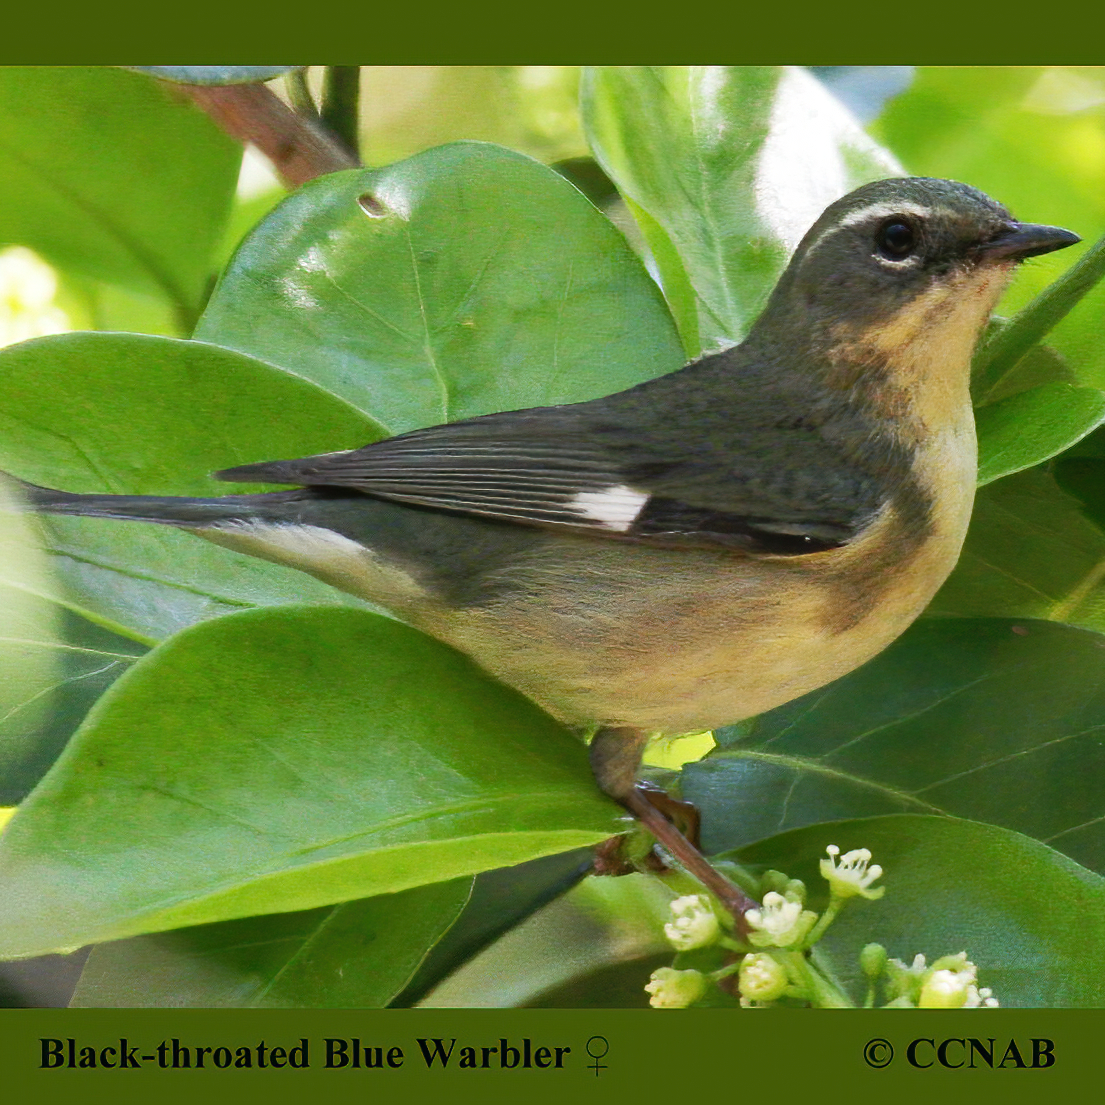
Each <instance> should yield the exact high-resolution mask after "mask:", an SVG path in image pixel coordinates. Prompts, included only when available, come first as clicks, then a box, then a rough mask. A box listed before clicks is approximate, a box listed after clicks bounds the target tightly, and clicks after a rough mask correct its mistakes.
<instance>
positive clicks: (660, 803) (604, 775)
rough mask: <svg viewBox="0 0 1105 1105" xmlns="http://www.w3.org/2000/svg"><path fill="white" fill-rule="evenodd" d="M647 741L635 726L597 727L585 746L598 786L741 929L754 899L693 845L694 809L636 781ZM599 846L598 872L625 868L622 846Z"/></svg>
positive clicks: (695, 840) (695, 836)
mask: <svg viewBox="0 0 1105 1105" xmlns="http://www.w3.org/2000/svg"><path fill="white" fill-rule="evenodd" d="M647 743H648V734H647V733H646V732H644V731H642V730H640V729H630V728H605V729H600V730H599V731H598V732H597V733H596V734H595V736H594V738H593V739H592V741H591V750H590V751H591V767H592V769H593V770H594V773H595V778H596V779H597V780H598V783H599V786H601V787H602V789H603V790H604V791H605V792H606V793H607V794H609V795H610V796H611V797H612V798H614V799H616V800H617V801H618V802H620V803H621V804H622V805H623V806H625V807H626V809H628V810H629V811H630V813H632V814H633V816H634V817H635V818H636V819H637V821H639V822H640V823H641V825H643V826H644V827H645V828H646V829H647V830H648V831H649V832H650V833H651V834H652V835H653V836H654V837H655V838H656V840H657V842H658V843H659V844H660V845H661V846H662V847H663V848H664V850H665V851H666V852H667V853H668V854H669V855H670V856H671V857H672V858H673V859H674V860H675V862H676V863H678V864H679V866H680V867H682V868H683V869H684V870H685V871H686V872H687V873H688V874H690V875H692V876H694V878H696V879H698V881H699V882H700V883H702V885H703V886H704V887H706V889H707V890H709V891H710V893H711V894H713V895H714V896H715V897H716V898H717V899H718V900H719V901H720V902H721V903H722V905H723V906H724V907H725V908H726V909H728V910H729V912H730V913H732V915H733V917H734V919H735V920H736V923H737V929H738V931H743V930H744V929H745V928H746V926H745V923H744V914H745V913H746V912H747V911H748V910H749V909H754V908H756V907H757V906H758V905H759V903H758V902H757V901H756V900H755V899H754V898H750V897H749V896H748V895H747V894H745V893H744V891H743V890H741V889H740V887H739V886H735V885H734V884H733V883H731V882H730V881H729V880H728V879H727V878H725V876H724V875H722V874H721V872H720V871H718V870H716V869H715V868H714V867H713V866H711V865H710V863H709V862H708V861H707V859H706V857H705V856H704V855H703V854H702V853H701V852H700V851H699V850H698V811H697V810H696V809H695V808H694V807H693V806H691V805H690V804H689V803H685V802H680V801H678V800H677V799H674V798H672V797H670V795H668V794H666V793H665V792H663V791H661V790H660V789H659V788H658V787H654V786H650V785H648V784H640V783H638V782H637V781H636V776H637V768H638V766H639V764H640V761H641V753H642V752H643V751H644V748H645V745H646V744H647ZM668 812H671V813H672V814H674V815H675V816H677V817H679V818H680V819H681V820H683V821H684V823H685V824H686V826H687V828H688V829H689V830H690V831H689V835H690V836H691V838H692V839H693V843H692V840H689V839H688V838H687V836H686V835H684V833H683V832H681V831H680V829H679V828H678V827H677V826H676V825H674V824H672V822H671V821H670V820H669V819H668V817H667V816H665V814H666V813H668ZM608 843H609V842H608ZM601 851H602V858H601V859H600V861H599V862H600V863H603V864H605V865H607V868H608V870H607V871H605V872H603V873H609V874H621V873H626V872H625V871H624V867H623V865H624V864H625V863H626V862H627V857H626V856H625V852H624V850H622V851H620V854H619V850H618V849H616V848H614V847H610V848H607V847H606V845H604V846H603V849H602V850H601Z"/></svg>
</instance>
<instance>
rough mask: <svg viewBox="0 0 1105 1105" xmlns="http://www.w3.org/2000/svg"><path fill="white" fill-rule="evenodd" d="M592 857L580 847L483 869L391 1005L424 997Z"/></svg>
mask: <svg viewBox="0 0 1105 1105" xmlns="http://www.w3.org/2000/svg"><path fill="white" fill-rule="evenodd" d="M594 858H595V857H594V853H593V852H592V851H591V849H589V848H581V849H577V850H576V851H574V852H560V853H558V854H556V855H552V856H542V857H541V858H540V859H534V860H530V861H529V862H528V863H521V864H518V865H517V866H515V867H505V868H501V869H500V870H497V871H483V872H481V873H480V874H479V875H477V876H476V878H475V881H474V883H473V884H472V896H471V898H470V899H469V900H468V903H467V905H465V907H464V909H463V911H462V912H461V914H460V916H459V917H458V918H457V922H456V924H454V925H453V926H452V928H450V929H449V931H448V932H447V933H446V934H445V935H444V937H443V938H442V939H441V940H439V941H438V943H437V944H435V945H434V947H433V948H431V949H430V951H429V953H428V954H427V956H426V959H425V960H424V962H423V963H422V964H421V966H420V967H419V968H418V971H417V973H416V974H415V975H414V977H413V978H412V979H411V980H410V982H409V984H408V985H407V986H406V987H405V988H404V989H403V991H402V992H401V993H399V994H397V995H396V996H395V999H394V1000H393V1001H392V1003H391V1004H392V1005H393V1006H395V1007H397V1008H405V1007H407V1006H411V1005H414V1004H415V1003H416V1002H418V1001H420V1000H421V999H422V998H423V997H425V996H426V994H428V993H429V992H430V991H431V990H432V989H433V988H434V987H435V986H436V985H437V984H438V983H439V982H441V981H442V980H443V979H445V978H446V977H447V976H449V975H450V974H452V973H453V972H454V971H455V970H456V969H457V968H458V967H460V966H461V965H462V964H464V963H465V962H467V961H468V960H470V959H471V958H472V957H473V956H474V955H476V953H477V952H480V951H482V950H483V949H484V948H486V947H487V946H488V945H490V944H491V943H492V942H493V941H494V940H496V939H498V938H499V937H500V936H502V935H503V934H504V933H505V932H507V931H508V930H510V929H512V928H514V927H515V926H516V925H518V924H520V923H521V922H522V921H524V920H525V919H526V918H527V917H530V916H532V915H533V914H534V913H535V912H536V911H537V910H538V909H540V908H541V907H542V906H545V905H548V904H549V902H551V901H553V900H554V899H555V898H558V897H559V896H560V895H561V894H563V893H564V892H565V891H567V890H570V889H571V888H572V887H573V886H575V885H576V884H577V883H578V882H579V880H580V879H582V878H583V877H584V876H585V875H586V874H588V872H590V871H591V870H592V868H593V866H594Z"/></svg>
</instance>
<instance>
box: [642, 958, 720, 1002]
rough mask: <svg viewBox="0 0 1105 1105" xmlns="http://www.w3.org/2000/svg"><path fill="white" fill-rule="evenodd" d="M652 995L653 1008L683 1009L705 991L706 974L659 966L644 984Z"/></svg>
mask: <svg viewBox="0 0 1105 1105" xmlns="http://www.w3.org/2000/svg"><path fill="white" fill-rule="evenodd" d="M645 990H646V991H647V992H648V993H649V994H651V995H652V996H651V997H650V998H649V999H648V1003H649V1005H651V1006H652V1008H653V1009H685V1008H686V1007H687V1006H688V1005H691V1004H692V1003H693V1002H696V1001H698V999H699V998H700V997H702V995H703V994H704V993H706V976H705V975H704V974H703V973H702V972H701V971H677V970H675V968H674V967H659V968H657V969H656V970H655V971H653V972H652V976H651V978H650V979H649V981H648V982H647V983H646V985H645Z"/></svg>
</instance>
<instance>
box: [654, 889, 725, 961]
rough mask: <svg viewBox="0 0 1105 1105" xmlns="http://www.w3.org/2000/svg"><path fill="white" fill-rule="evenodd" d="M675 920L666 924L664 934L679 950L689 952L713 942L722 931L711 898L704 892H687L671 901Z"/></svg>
mask: <svg viewBox="0 0 1105 1105" xmlns="http://www.w3.org/2000/svg"><path fill="white" fill-rule="evenodd" d="M671 912H672V917H673V920H672V921H671V922H669V923H668V924H666V925H665V926H664V935H665V936H666V937H667V938H668V940H669V941H670V942H671V945H672V947H674V948H675V949H676V950H677V951H681V952H687V951H691V950H692V949H694V948H704V947H706V946H707V945H708V944H713V943H714V942H715V941H716V940H717V938H718V935H719V934H720V932H721V926H720V925H719V924H718V919H717V915H716V914H715V913H714V911H713V909H712V908H711V907H710V900H709V899H708V898H707V897H705V895H702V894H687V895H686V896H685V897H682V898H676V899H675V901H673V902H672V903H671Z"/></svg>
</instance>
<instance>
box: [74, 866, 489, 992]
mask: <svg viewBox="0 0 1105 1105" xmlns="http://www.w3.org/2000/svg"><path fill="white" fill-rule="evenodd" d="M471 889H472V880H471V879H470V878H461V879H453V880H451V881H450V882H442V883H433V884H431V885H429V886H417V887H414V888H413V889H411V890H404V891H402V892H401V893H399V894H381V895H380V896H379V897H376V898H365V899H362V900H361V901H357V902H342V903H341V904H340V905H332V906H324V907H322V908H321V909H311V910H305V911H303V912H298V913H274V914H269V915H268V916H265V917H246V918H242V919H241V920H237V921H221V922H218V923H216V924H212V925H198V926H196V927H195V928H187V929H177V930H176V931H175V932H161V933H156V934H154V935H151V936H135V937H131V939H129V940H117V941H115V942H114V943H111V944H101V945H99V946H98V947H96V948H93V950H92V954H91V956H89V959H88V963H87V964H86V965H85V968H84V973H83V974H82V975H81V980H80V982H79V983H78V985H77V991H76V993H75V994H74V995H73V1000H72V1001H71V1002H70V1005H71V1006H73V1007H77V1008H89V1007H99V1008H117V1009H127V1008H166V1007H168V1008H182V1007H186V1006H200V1007H203V1008H205V1009H217V1008H226V1007H228V1006H229V1007H233V1008H249V1009H258V1008H266V1009H274V1008H275V1009H383V1008H384V1007H385V1006H386V1005H387V1004H388V1003H389V1002H390V1001H391V999H392V998H393V997H394V996H395V994H396V993H398V992H399V990H401V989H402V988H403V986H404V985H405V984H406V983H407V981H408V980H409V979H410V977H411V975H412V974H413V973H414V971H415V969H416V968H417V967H418V965H419V963H420V962H421V961H422V960H423V959H424V958H425V956H426V954H427V952H428V950H429V949H430V948H432V947H433V946H434V944H436V943H437V942H438V941H439V940H440V939H441V936H442V934H443V933H445V932H447V931H448V929H449V928H450V926H452V925H453V923H454V922H455V921H456V919H457V916H458V915H459V914H460V912H461V910H462V909H463V908H464V904H465V902H466V901H467V900H468V896H469V893H470V891H471Z"/></svg>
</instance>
